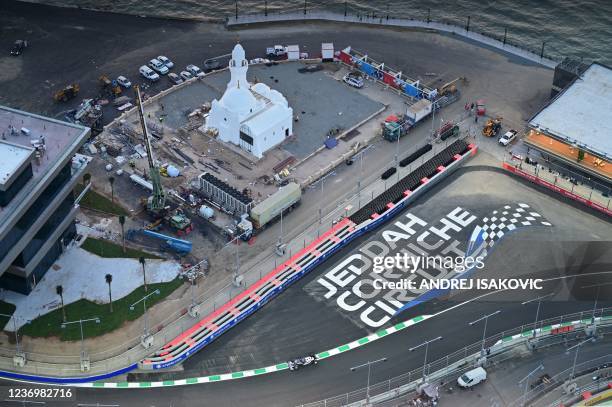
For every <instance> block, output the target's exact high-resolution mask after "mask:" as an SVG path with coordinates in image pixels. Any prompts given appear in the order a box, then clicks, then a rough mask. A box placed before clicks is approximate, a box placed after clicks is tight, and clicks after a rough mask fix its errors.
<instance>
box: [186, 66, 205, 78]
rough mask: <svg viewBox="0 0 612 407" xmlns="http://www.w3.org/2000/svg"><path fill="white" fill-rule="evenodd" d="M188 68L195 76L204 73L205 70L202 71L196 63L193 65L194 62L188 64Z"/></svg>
mask: <svg viewBox="0 0 612 407" xmlns="http://www.w3.org/2000/svg"><path fill="white" fill-rule="evenodd" d="M186 69H187V71H188V72H189V73H190V74H191V75H193V76H195V77H200V76H203V75H204V72H202V70H201V69H200V68H198V67H197V66H196V65H193V64H190V65H187V68H186Z"/></svg>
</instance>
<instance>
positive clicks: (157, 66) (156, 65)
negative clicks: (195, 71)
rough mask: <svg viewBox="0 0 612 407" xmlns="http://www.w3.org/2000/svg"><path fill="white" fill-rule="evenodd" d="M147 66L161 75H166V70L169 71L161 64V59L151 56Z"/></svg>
mask: <svg viewBox="0 0 612 407" xmlns="http://www.w3.org/2000/svg"><path fill="white" fill-rule="evenodd" d="M149 66H150V67H151V68H153V70H154V71H156V72H157V73H159V74H162V75H166V74H167V73H168V72H170V70H169V69H168V67H167V66H166V65H164V64H162V63H161V61H160V60H159V59H157V58H153V59H152V60H150V61H149Z"/></svg>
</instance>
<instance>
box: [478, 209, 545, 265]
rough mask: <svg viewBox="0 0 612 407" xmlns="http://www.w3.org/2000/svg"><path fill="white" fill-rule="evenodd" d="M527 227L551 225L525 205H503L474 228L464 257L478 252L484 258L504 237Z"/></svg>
mask: <svg viewBox="0 0 612 407" xmlns="http://www.w3.org/2000/svg"><path fill="white" fill-rule="evenodd" d="M528 226H548V227H550V226H552V224H551V223H550V222H549V221H548V220H547V219H546V218H545V217H543V216H542V215H540V214H539V213H538V212H535V211H534V210H532V209H531V207H530V206H529V205H527V204H525V203H517V204H513V205H505V206H504V207H503V208H501V209H498V210H495V211H493V213H492V214H491V216H489V217H485V218H483V219H482V224H481V225H479V226H476V228H475V229H474V232H472V236H471V237H470V242H469V244H468V249H467V251H466V255H468V256H473V255H474V252H478V255H479V256H482V257H485V256H486V255H487V253H488V250H489V249H490V248H492V247H493V245H494V244H495V243H496V242H498V241H499V240H501V239H502V238H503V237H504V236H505V235H507V234H508V233H510V232H513V231H514V230H516V229H518V228H521V227H528Z"/></svg>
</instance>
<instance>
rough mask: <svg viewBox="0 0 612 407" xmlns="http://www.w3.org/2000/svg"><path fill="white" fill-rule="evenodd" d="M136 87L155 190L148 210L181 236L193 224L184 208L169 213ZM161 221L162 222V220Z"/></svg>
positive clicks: (189, 229)
mask: <svg viewBox="0 0 612 407" xmlns="http://www.w3.org/2000/svg"><path fill="white" fill-rule="evenodd" d="M134 88H135V89H136V104H137V105H138V115H139V116H140V125H141V126H142V135H143V138H144V145H145V149H146V150H147V159H148V160H149V178H150V179H151V185H152V186H153V191H152V194H151V196H149V198H147V212H148V213H149V214H150V215H151V216H152V217H154V218H155V219H156V220H157V219H160V220H163V221H164V222H165V223H166V224H168V225H169V226H170V227H171V228H172V229H174V230H175V231H176V233H177V234H178V235H179V236H182V235H186V234H188V233H190V232H191V230H192V229H193V226H192V224H191V219H189V218H188V217H187V216H186V215H185V213H183V211H182V210H180V209H177V210H175V211H174V213H167V209H169V207H166V193H165V192H164V188H163V187H162V183H161V175H160V172H159V167H157V166H156V165H155V160H154V158H153V149H152V148H151V135H150V134H149V129H148V128H147V123H146V121H145V115H144V107H143V105H142V98H141V96H140V88H139V87H138V86H135V87H134ZM160 223H161V222H160Z"/></svg>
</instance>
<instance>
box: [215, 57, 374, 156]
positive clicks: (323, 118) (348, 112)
mask: <svg viewBox="0 0 612 407" xmlns="http://www.w3.org/2000/svg"><path fill="white" fill-rule="evenodd" d="M303 66H304V65H303V64H302V63H300V62H287V63H279V64H277V65H271V66H266V65H252V66H250V67H249V71H248V74H247V77H248V79H249V81H251V82H255V81H259V82H263V83H265V84H266V85H268V86H270V87H271V88H272V89H275V90H277V91H279V92H281V93H282V94H283V95H284V96H285V97H286V98H287V101H288V102H289V106H291V107H292V108H293V114H294V116H295V117H298V118H299V121H297V122H294V123H293V134H294V135H295V136H296V137H295V138H294V139H293V140H289V141H287V142H285V144H283V148H284V149H285V150H287V151H289V152H290V153H291V154H293V155H295V156H296V157H297V158H298V159H301V158H304V157H306V156H307V155H309V154H310V153H312V152H313V151H315V150H316V149H317V148H319V147H320V146H321V145H322V144H323V142H324V141H325V139H326V138H327V134H328V132H329V131H330V130H332V129H341V130H342V129H348V128H350V127H352V126H354V125H356V124H357V123H359V122H361V121H362V120H363V119H365V118H367V117H368V116H370V115H371V114H372V113H374V112H376V111H377V110H379V109H380V108H381V107H382V106H383V105H382V103H379V102H375V101H374V100H372V99H370V98H368V97H367V96H365V95H364V94H363V93H362V92H359V91H358V90H357V89H353V88H350V87H349V86H348V85H346V84H344V83H343V82H340V81H338V80H336V79H334V78H333V77H332V74H333V72H330V71H329V70H327V69H326V70H322V71H318V72H312V73H304V74H302V73H299V72H298V69H299V68H301V67H303ZM334 67H335V65H333V64H330V65H329V68H334ZM228 81H229V72H227V71H224V72H219V73H217V74H215V75H211V76H209V77H207V78H206V79H205V80H204V82H205V83H209V84H210V85H211V86H212V87H213V88H216V89H219V90H220V91H221V92H222V91H223V90H225V85H226V84H227V82H228Z"/></svg>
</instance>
